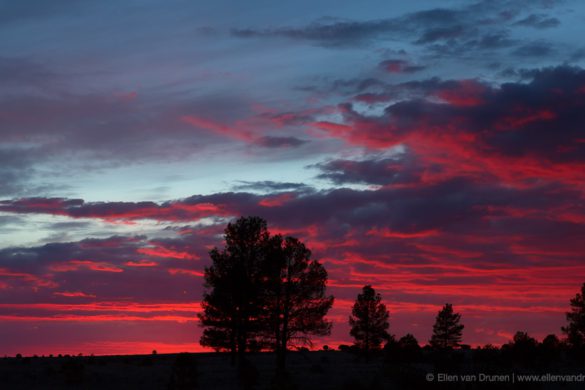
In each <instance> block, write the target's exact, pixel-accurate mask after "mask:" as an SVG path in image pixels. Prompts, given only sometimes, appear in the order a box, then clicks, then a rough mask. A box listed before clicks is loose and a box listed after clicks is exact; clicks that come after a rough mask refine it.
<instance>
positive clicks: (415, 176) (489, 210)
mask: <svg viewBox="0 0 585 390" xmlns="http://www.w3.org/2000/svg"><path fill="white" fill-rule="evenodd" d="M439 5H440V6H441V7H442V8H437V7H438V6H439ZM584 26H585V4H583V3H582V2H581V1H578V0H566V1H554V0H542V1H516V0H514V1H494V0H485V1H479V2H474V1H441V2H437V1H388V0H380V1H364V0H361V1H340V0H331V1H315V0H311V1H306V0H296V1H271V0H253V1H225V0H215V1H199V0H197V1H186V0H173V1H152V0H146V1H145V0H141V1H138V0H136V1H123V2H121V1H113V0H112V1H93V2H83V1H73V0H52V1H32V0H30V1H29V0H27V1H0V355H1V356H4V355H14V354H16V353H22V354H35V353H36V354H39V355H40V354H49V353H53V354H57V353H75V354H77V353H80V352H81V353H84V354H90V353H94V354H117V353H149V352H150V351H151V350H152V349H157V350H158V351H159V353H165V352H177V351H199V350H201V349H202V348H201V347H200V346H199V337H200V335H201V329H200V328H199V326H198V323H197V320H196V313H197V311H198V310H199V301H200V300H201V296H202V292H203V283H202V282H203V279H202V274H203V270H204V267H205V266H206V265H209V263H210V260H209V256H208V251H209V250H210V249H211V248H212V247H213V246H216V245H217V246H220V245H221V244H222V232H223V229H224V227H225V225H226V224H227V223H228V222H229V221H231V220H233V219H234V218H236V217H238V216H241V215H244V216H246V215H257V216H261V217H263V218H265V219H266V220H267V221H268V224H269V229H270V230H271V231H272V232H274V233H282V234H290V235H293V236H296V237H299V238H301V239H302V240H304V242H305V243H306V244H307V245H308V247H309V248H310V249H311V250H312V251H313V257H314V258H315V259H318V260H320V261H321V262H322V263H323V264H324V265H325V267H326V269H327V271H328V272H329V283H328V286H329V288H328V290H329V292H330V293H332V294H333V295H334V296H335V297H336V300H335V304H334V307H333V309H332V310H331V312H330V315H329V318H330V319H331V320H332V321H334V328H333V332H332V335H331V336H330V337H327V338H323V339H319V340H316V345H318V346H320V345H323V344H328V345H330V346H334V345H338V344H340V343H346V344H349V343H351V338H350V336H349V327H348V325H347V319H348V316H349V313H350V308H351V305H352V304H353V301H354V300H355V297H356V296H357V294H358V293H359V292H360V290H361V288H362V286H363V285H364V284H372V285H373V287H374V288H375V289H376V290H377V291H378V292H379V293H381V295H382V298H383V300H384V302H385V303H386V304H387V306H388V308H389V310H390V332H391V333H392V334H395V335H396V336H398V337H400V336H403V335H404V334H405V333H407V332H409V333H413V334H414V335H415V336H416V337H417V338H418V340H419V342H421V344H425V343H427V341H428V339H429V337H430V334H431V331H432V324H433V322H434V317H435V315H436V313H437V312H438V311H439V310H440V308H441V306H442V305H443V304H445V303H446V302H449V303H452V304H453V307H454V310H455V311H456V312H459V313H461V315H462V323H463V324H464V325H465V329H464V333H463V342H464V343H467V344H471V345H483V344H486V343H492V344H498V345H499V344H502V343H505V342H507V341H508V340H510V339H511V337H512V335H513V334H514V333H515V332H516V331H518V330H522V331H527V332H528V333H529V334H530V335H531V336H534V337H536V338H538V339H541V338H542V337H544V336H545V335H546V334H549V333H556V334H557V335H560V327H561V326H562V325H564V324H565V316H564V312H565V311H567V310H568V308H569V299H570V298H571V297H573V296H574V295H575V293H576V292H577V291H578V290H579V288H580V286H581V284H582V283H583V282H585V44H584V43H583V38H582V37H583V36H584V35H585V27H584Z"/></svg>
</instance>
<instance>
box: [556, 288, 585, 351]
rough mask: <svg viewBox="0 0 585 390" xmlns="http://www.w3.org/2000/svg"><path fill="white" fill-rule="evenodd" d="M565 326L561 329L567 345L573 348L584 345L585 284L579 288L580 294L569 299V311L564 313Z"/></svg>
mask: <svg viewBox="0 0 585 390" xmlns="http://www.w3.org/2000/svg"><path fill="white" fill-rule="evenodd" d="M566 317H567V322H568V324H567V326H563V327H562V328H561V329H562V331H563V333H565V334H566V335H567V343H568V344H569V345H570V346H571V347H573V348H581V347H583V346H584V345H585V283H583V285H582V286H581V293H577V295H575V298H573V299H571V311H570V312H567V313H566Z"/></svg>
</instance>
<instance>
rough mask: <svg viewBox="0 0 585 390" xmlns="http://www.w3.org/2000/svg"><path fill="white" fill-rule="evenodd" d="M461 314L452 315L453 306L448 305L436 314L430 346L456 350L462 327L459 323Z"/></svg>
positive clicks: (459, 341)
mask: <svg viewBox="0 0 585 390" xmlns="http://www.w3.org/2000/svg"><path fill="white" fill-rule="evenodd" d="M460 320H461V314H459V313H453V306H452V305H451V304H450V303H447V304H445V306H443V309H442V310H441V311H439V313H438V314H437V318H436V320H435V325H433V335H432V337H431V340H430V344H431V346H432V347H433V348H436V349H452V348H457V347H459V345H460V344H461V339H462V337H463V328H464V326H463V325H462V324H460V323H459V321H460Z"/></svg>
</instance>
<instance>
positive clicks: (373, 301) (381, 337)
mask: <svg viewBox="0 0 585 390" xmlns="http://www.w3.org/2000/svg"><path fill="white" fill-rule="evenodd" d="M388 316H389V314H388V310H387V309H386V305H384V304H383V303H382V297H381V296H380V294H377V293H376V291H375V290H374V289H373V288H372V286H370V285H367V286H364V287H363V289H362V293H361V294H358V296H357V299H356V302H355V303H354V305H353V308H352V311H351V316H350V317H349V325H350V326H351V330H350V332H349V334H350V335H351V336H353V338H354V339H355V342H354V344H355V346H356V347H358V348H359V349H360V350H361V351H363V352H364V354H365V356H366V358H367V357H368V355H369V352H370V351H371V350H376V349H379V348H380V346H381V344H382V342H383V341H385V340H386V341H387V340H390V334H388V327H389V324H388Z"/></svg>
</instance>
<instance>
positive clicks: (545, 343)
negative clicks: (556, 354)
mask: <svg viewBox="0 0 585 390" xmlns="http://www.w3.org/2000/svg"><path fill="white" fill-rule="evenodd" d="M560 346H561V341H560V340H559V338H558V337H557V335H555V334H549V335H548V336H546V337H545V338H544V339H542V343H541V347H542V348H543V349H545V350H550V351H552V350H556V349H559V348H560Z"/></svg>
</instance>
